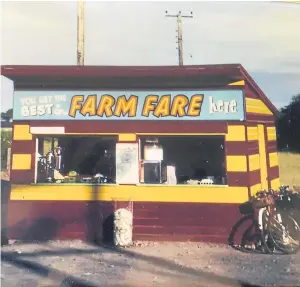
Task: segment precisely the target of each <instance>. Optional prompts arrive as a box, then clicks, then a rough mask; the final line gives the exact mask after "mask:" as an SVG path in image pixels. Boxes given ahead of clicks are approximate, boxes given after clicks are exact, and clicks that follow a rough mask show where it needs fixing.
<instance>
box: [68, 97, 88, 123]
mask: <svg viewBox="0 0 300 287" xmlns="http://www.w3.org/2000/svg"><path fill="white" fill-rule="evenodd" d="M83 100H84V96H73V97H72V100H71V105H70V110H69V116H70V117H73V118H75V115H76V111H78V110H80V109H81V102H82V101H83Z"/></svg>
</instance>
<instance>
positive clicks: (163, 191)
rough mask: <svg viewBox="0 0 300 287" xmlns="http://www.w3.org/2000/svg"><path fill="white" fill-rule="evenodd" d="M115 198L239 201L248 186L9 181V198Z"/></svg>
mask: <svg viewBox="0 0 300 287" xmlns="http://www.w3.org/2000/svg"><path fill="white" fill-rule="evenodd" d="M114 198H118V199H123V200H129V199H131V200H132V201H147V202H149V201H152V202H208V203H242V202H245V201H247V200H248V189H247V187H227V186H218V187H212V186H211V187H207V186H203V187H202V186H200V187H199V186H182V185H177V186H154V185H152V186H121V185H112V186H108V185H104V186H99V185H98V186H96V185H95V186H93V185H76V184H74V185H67V184H65V185H64V184H62V185H55V184H53V185H51V184H49V185H12V188H11V195H10V199H11V200H53V201H56V200H57V201H63V200H64V201H88V200H102V201H111V200H112V199H114Z"/></svg>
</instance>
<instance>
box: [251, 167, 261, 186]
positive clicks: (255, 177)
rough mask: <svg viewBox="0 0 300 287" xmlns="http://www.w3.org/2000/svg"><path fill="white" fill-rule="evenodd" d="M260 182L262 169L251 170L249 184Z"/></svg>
mask: <svg viewBox="0 0 300 287" xmlns="http://www.w3.org/2000/svg"><path fill="white" fill-rule="evenodd" d="M258 183H260V170H253V171H250V172H249V186H252V185H255V184H258Z"/></svg>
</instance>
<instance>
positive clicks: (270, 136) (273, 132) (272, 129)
mask: <svg viewBox="0 0 300 287" xmlns="http://www.w3.org/2000/svg"><path fill="white" fill-rule="evenodd" d="M267 134H268V141H276V128H275V127H268V128H267Z"/></svg>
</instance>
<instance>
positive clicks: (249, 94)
mask: <svg viewBox="0 0 300 287" xmlns="http://www.w3.org/2000/svg"><path fill="white" fill-rule="evenodd" d="M244 94H245V97H246V98H252V99H257V98H258V96H257V93H256V92H255V91H254V90H253V89H252V88H251V87H250V86H249V84H247V82H246V84H245V87H244Z"/></svg>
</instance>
